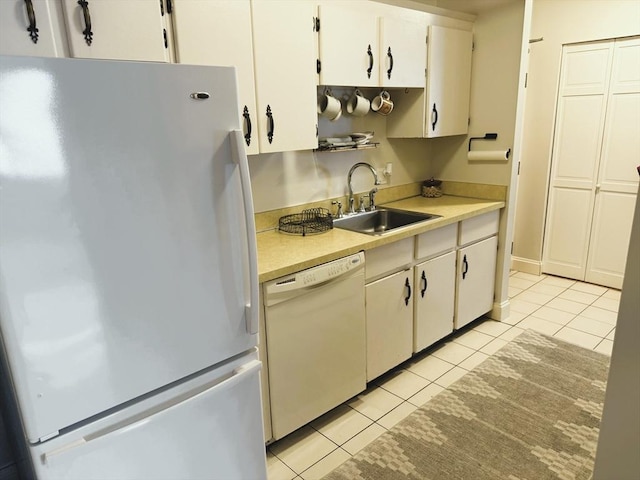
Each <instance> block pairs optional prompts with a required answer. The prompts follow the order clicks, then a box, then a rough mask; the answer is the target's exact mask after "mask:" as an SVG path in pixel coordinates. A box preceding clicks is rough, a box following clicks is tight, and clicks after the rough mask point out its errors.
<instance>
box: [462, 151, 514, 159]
mask: <svg viewBox="0 0 640 480" xmlns="http://www.w3.org/2000/svg"><path fill="white" fill-rule="evenodd" d="M467 158H468V159H469V160H485V161H486V160H494V161H495V160H501V161H503V162H504V161H506V160H509V150H485V151H473V152H469V153H467Z"/></svg>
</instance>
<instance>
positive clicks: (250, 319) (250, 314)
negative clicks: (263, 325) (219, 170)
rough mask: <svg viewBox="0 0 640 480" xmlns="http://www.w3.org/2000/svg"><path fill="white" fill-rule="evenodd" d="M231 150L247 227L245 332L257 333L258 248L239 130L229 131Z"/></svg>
mask: <svg viewBox="0 0 640 480" xmlns="http://www.w3.org/2000/svg"><path fill="white" fill-rule="evenodd" d="M231 149H232V152H233V156H234V158H235V159H236V161H237V162H238V167H239V168H240V181H241V183H242V192H243V195H242V198H243V200H244V212H245V213H244V217H245V222H246V227H247V243H248V246H249V272H248V273H249V285H248V287H249V303H247V304H246V306H245V318H246V320H247V332H248V333H251V334H256V333H258V320H259V316H258V308H259V307H258V303H259V299H258V247H257V240H256V233H255V232H256V224H255V219H254V218H253V197H252V195H251V178H250V176H249V161H248V159H247V153H246V151H245V147H244V134H243V133H242V131H240V130H232V131H231Z"/></svg>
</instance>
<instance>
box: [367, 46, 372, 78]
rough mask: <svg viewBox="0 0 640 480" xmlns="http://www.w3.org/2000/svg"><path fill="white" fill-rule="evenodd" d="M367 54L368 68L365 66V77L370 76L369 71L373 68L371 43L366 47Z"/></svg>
mask: <svg viewBox="0 0 640 480" xmlns="http://www.w3.org/2000/svg"><path fill="white" fill-rule="evenodd" d="M367 55H369V68H367V78H371V71H372V70H373V52H372V51H371V45H369V48H367Z"/></svg>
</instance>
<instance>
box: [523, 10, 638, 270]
mask: <svg viewBox="0 0 640 480" xmlns="http://www.w3.org/2000/svg"><path fill="white" fill-rule="evenodd" d="M639 33H640V2H639V1H638V0H534V3H533V20H532V26H531V38H539V37H543V38H544V40H543V41H541V42H537V43H532V44H531V45H530V53H529V78H528V86H527V100H526V104H527V108H526V112H525V125H524V140H523V149H522V153H521V156H520V161H521V165H520V177H519V182H518V200H517V206H516V219H515V232H514V249H513V255H514V267H517V268H519V269H527V270H528V271H530V272H532V273H533V272H536V271H539V268H540V264H541V260H542V242H543V232H544V220H545V209H546V198H547V184H548V175H549V171H550V161H551V148H552V138H553V127H554V117H555V106H556V94H557V84H558V78H559V74H560V59H561V53H562V45H563V44H567V43H576V42H587V41H592V40H602V39H608V38H616V37H624V36H630V35H638V34H639Z"/></svg>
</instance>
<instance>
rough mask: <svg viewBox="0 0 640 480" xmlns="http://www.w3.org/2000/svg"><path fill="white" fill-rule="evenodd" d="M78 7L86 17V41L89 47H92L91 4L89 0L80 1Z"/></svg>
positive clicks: (84, 31)
mask: <svg viewBox="0 0 640 480" xmlns="http://www.w3.org/2000/svg"><path fill="white" fill-rule="evenodd" d="M78 5H80V6H81V7H82V14H83V15H84V26H85V29H84V30H83V31H82V33H84V40H85V42H87V45H89V46H91V42H93V32H92V31H91V13H90V12H89V2H88V1H87V0H78Z"/></svg>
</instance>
